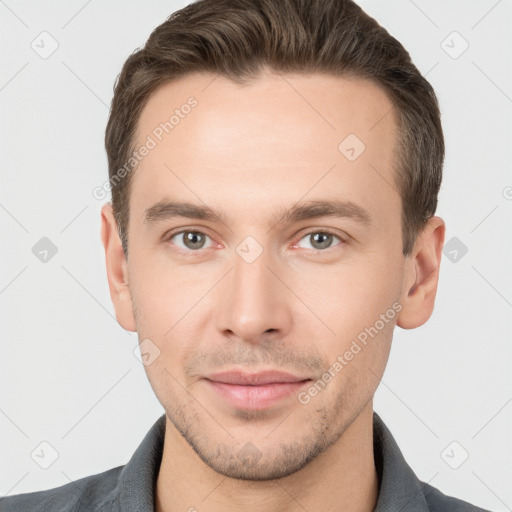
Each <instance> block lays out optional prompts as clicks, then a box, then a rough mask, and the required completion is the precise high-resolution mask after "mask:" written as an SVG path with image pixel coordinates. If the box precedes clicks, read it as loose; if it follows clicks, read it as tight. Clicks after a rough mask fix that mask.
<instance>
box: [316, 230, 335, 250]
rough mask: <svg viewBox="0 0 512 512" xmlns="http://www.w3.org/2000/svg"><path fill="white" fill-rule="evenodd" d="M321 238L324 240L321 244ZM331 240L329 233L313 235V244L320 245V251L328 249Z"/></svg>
mask: <svg viewBox="0 0 512 512" xmlns="http://www.w3.org/2000/svg"><path fill="white" fill-rule="evenodd" d="M322 238H324V241H323V242H322V241H321V239H322ZM331 238H332V235H330V234H329V233H315V234H314V235H313V239H314V242H315V243H318V244H319V245H320V248H322V249H325V248H326V247H329V245H330V241H331Z"/></svg>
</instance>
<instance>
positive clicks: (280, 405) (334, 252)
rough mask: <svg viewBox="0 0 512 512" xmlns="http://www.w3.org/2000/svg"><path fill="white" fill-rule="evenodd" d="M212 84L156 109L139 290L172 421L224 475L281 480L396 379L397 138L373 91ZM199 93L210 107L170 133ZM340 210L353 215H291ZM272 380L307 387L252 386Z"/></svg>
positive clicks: (186, 87)
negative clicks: (203, 212)
mask: <svg viewBox="0 0 512 512" xmlns="http://www.w3.org/2000/svg"><path fill="white" fill-rule="evenodd" d="M213 78H214V77H213V76H212V75H208V74H194V75H189V76H187V77H185V78H183V79H181V80H179V81H176V82H174V83H171V84H167V85H165V86H162V87H161V88H160V89H159V90H157V91H156V92H155V93H154V94H153V95H152V96H151V98H150V99H149V102H148V103H147V105H146V106H145V108H144V110H143V112H142V114H141V117H140V120H139V129H138V134H137V141H136V142H137V143H136V147H140V146H141V145H143V144H144V143H146V142H147V140H148V139H147V137H148V136H150V137H151V138H152V139H153V141H154V142H155V143H156V146H155V147H154V148H152V149H151V150H150V151H149V152H148V154H147V156H145V157H144V158H143V160H142V161H141V162H140V164H139V166H138V167H137V169H136V170H135V171H133V172H134V173H135V174H134V176H133V178H134V179H133V182H132V195H131V199H130V220H129V231H128V239H129V259H128V265H127V269H128V270H127V272H128V278H127V280H128V283H129V294H130V297H131V303H132V305H133V310H134V325H135V327H136V330H137V332H138V335H139V340H140V341H143V340H146V341H144V344H145V345H144V348H145V349H146V350H147V352H148V354H149V355H148V356H147V357H149V358H150V359H149V360H150V361H151V360H152V359H153V358H154V360H152V362H151V364H148V365H147V366H146V370H147V374H148V378H149V380H150V382H151V385H152V387H153V389H154V392H155V393H156V395H157V397H158V399H159V400H160V402H161V403H162V405H163V407H164V408H165V411H166V413H167V417H168V418H169V419H170V421H171V422H172V425H173V426H174V427H175V428H176V429H177V431H178V432H180V433H181V434H182V435H183V437H184V438H185V439H186V441H187V442H188V443H189V444H190V445H191V446H192V447H193V449H194V450H195V451H196V452H197V454H198V455H199V456H200V457H201V459H202V460H203V461H204V462H205V463H206V464H208V465H209V466H210V467H211V468H213V469H214V470H216V471H218V472H220V473H222V474H225V475H228V476H231V477H236V478H248V479H266V478H276V477H280V476H284V475H288V474H291V473H293V472H295V471H297V470H298V469H300V468H301V467H303V466H304V465H305V464H307V462H309V461H310V460H312V459H313V458H315V457H316V456H317V455H319V454H320V453H322V452H323V451H325V450H326V448H328V447H329V446H331V445H332V444H333V443H335V442H336V441H337V440H338V439H339V437H340V436H341V435H342V434H343V432H344V430H345V429H346V428H347V427H348V426H349V425H350V424H351V423H352V422H353V421H354V420H355V419H356V418H357V417H358V416H359V414H360V413H361V412H362V411H363V410H368V407H371V400H372V397H373V394H374V392H375V390H376V388H377V385H378V383H379V381H380V378H381V376H382V374H383V372H384V368H385V365H386V362H387V358H388V354H389V350H390V345H391V338H392V331H393V327H394V324H395V323H396V318H394V316H395V315H394V312H397V311H398V310H399V309H400V304H399V302H400V300H401V297H402V294H403V281H404V268H405V262H406V259H405V258H404V257H403V255H402V231H401V200H400V197H399V195H398V194H397V192H396V190H395V181H394V161H393V148H394V144H395V137H396V125H395V121H394V116H393V112H392V110H391V109H392V105H391V102H390V101H389V100H388V98H387V97H386V95H385V94H384V93H383V92H382V91H381V90H380V89H379V88H377V87H376V86H375V85H373V84H372V83H370V82H368V81H364V80H361V79H350V80H349V79H345V78H337V77H327V76H320V75H309V76H298V75H284V76H279V75H271V74H268V75H264V76H262V77H261V78H260V79H258V80H257V81H255V82H254V84H252V85H247V86H238V85H235V84H233V83H232V82H230V81H228V80H227V79H224V78H221V77H217V78H215V80H213ZM212 80H213V82H212ZM190 97H194V98H195V99H196V100H197V105H196V106H195V107H193V108H191V109H188V108H185V109H182V110H181V113H182V115H181V116H180V119H179V122H178V123H176V124H175V125H174V127H173V129H172V130H169V133H168V134H166V133H165V131H164V132H163V133H162V130H161V129H160V130H158V129H157V127H159V125H160V123H163V122H165V121H168V120H169V117H170V115H171V114H172V113H173V111H174V110H175V109H176V108H177V109H180V107H181V106H182V105H184V104H187V100H188V99H189V98H190ZM185 111H186V112H189V113H188V114H183V112H185ZM155 129H156V131H155ZM155 134H159V137H158V136H156V135H155ZM351 134H352V135H351ZM347 137H348V139H347ZM159 138H161V139H162V140H158V139H159ZM345 139H347V140H346V141H345ZM342 141H345V142H343V143H342ZM361 141H362V143H364V145H365V148H364V150H363V146H362V145H361ZM340 143H342V144H341V146H340ZM150 145H152V144H150ZM164 202H182V203H185V202H186V203H191V204H192V205H195V206H197V207H198V208H203V207H207V208H209V209H211V210H212V211H214V212H216V213H217V214H219V215H221V216H222V221H221V220H218V219H215V218H213V217H211V218H208V217H206V218H196V217H195V216H194V215H192V213H191V212H190V211H189V213H187V214H186V216H180V215H175V216H166V215H165V214H164V213H165V211H167V212H169V211H171V209H169V208H168V209H167V210H166V209H165V208H160V209H155V208H154V209H153V210H151V213H152V215H151V216H150V220H147V219H146V212H147V211H148V209H150V208H152V207H153V206H155V205H157V204H158V203H164ZM324 202H337V204H338V205H341V207H340V208H339V211H340V212H341V215H329V214H325V213H323V214H321V215H320V216H317V217H311V216H308V215H302V217H301V216H297V215H295V216H293V215H289V216H286V215H284V212H286V211H288V210H291V209H297V208H299V207H304V206H305V205H307V206H309V205H312V204H315V203H324ZM319 206H320V207H322V206H325V205H323V204H319ZM320 209H321V208H319V210H320ZM319 210H317V212H316V213H318V211H319ZM172 211H175V210H172ZM307 211H308V210H306V209H304V208H302V212H303V213H304V212H307ZM309 213H310V214H311V209H309ZM125 327H126V328H130V322H128V321H125ZM362 333H366V339H365V335H364V334H362ZM148 340H149V341H148ZM363 340H365V342H363ZM354 342H355V343H356V345H355V344H354ZM356 346H357V347H359V350H358V349H357V348H356ZM347 351H348V352H351V353H352V357H350V355H346V353H347ZM336 362H338V365H336ZM340 365H341V368H340ZM329 369H330V375H331V378H330V379H329V378H328V377H325V373H326V372H329ZM267 371H279V372H286V373H287V374H290V375H291V376H292V377H290V378H291V379H292V380H295V381H296V382H294V383H290V382H288V383H287V384H283V383H282V381H283V380H286V379H284V378H283V377H282V376H279V375H272V374H266V375H263V376H260V377H259V378H260V379H263V380H260V381H258V380H255V381H251V380H250V378H251V376H254V374H260V373H262V372H267ZM224 372H228V373H230V375H227V376H226V375H216V374H221V373H224ZM243 376H245V377H247V378H248V379H249V381H247V382H250V383H252V384H258V383H260V384H261V383H266V385H265V386H263V385H260V386H256V385H253V386H249V385H247V382H245V383H244V382H243V381H242V380H241V379H242V377H243ZM265 376H266V377H267V379H266V380H265V379H264V377H265ZM323 376H324V385H323V386H322V385H319V384H318V383H317V385H316V388H315V389H316V392H315V391H314V390H312V387H315V382H316V381H317V380H318V379H320V380H322V377H323ZM297 381H298V382H297ZM326 381H328V382H326ZM221 382H224V383H221ZM278 382H281V383H280V384H279V383H278ZM174 427H173V428H174ZM177 437H180V436H177ZM248 460H249V461H252V462H250V463H248Z"/></svg>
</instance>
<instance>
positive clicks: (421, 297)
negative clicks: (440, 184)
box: [397, 216, 445, 329]
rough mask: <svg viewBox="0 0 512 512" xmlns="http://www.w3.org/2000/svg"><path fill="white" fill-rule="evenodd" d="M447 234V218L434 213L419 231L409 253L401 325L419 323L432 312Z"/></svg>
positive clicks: (415, 325) (399, 315)
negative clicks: (444, 219)
mask: <svg viewBox="0 0 512 512" xmlns="http://www.w3.org/2000/svg"><path fill="white" fill-rule="evenodd" d="M444 235H445V223H444V221H443V219H441V218H440V217H435V216H433V217H431V218H430V220H429V221H428V223H427V225H426V226H425V228H424V229H423V230H422V231H421V232H420V233H419V234H418V236H417V238H416V242H415V244H414V248H413V250H412V252H411V254H409V255H408V256H407V261H406V271H405V275H404V286H403V288H402V297H401V303H402V310H401V311H400V313H399V314H398V317H397V325H398V326H400V327H402V328H403V329H414V328H415V327H419V326H420V325H423V324H424V323H425V322H426V321H427V320H428V319H429V318H430V316H431V315H432V311H433V310H434V301H435V298H436V292H437V283H438V281H439V266H440V264H441V254H442V249H443V244H444Z"/></svg>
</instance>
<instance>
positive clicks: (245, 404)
mask: <svg viewBox="0 0 512 512" xmlns="http://www.w3.org/2000/svg"><path fill="white" fill-rule="evenodd" d="M204 380H205V382H206V383H207V384H208V386H209V388H210V389H211V390H212V391H213V392H214V393H215V395H216V396H218V397H220V398H222V399H223V400H224V401H225V402H227V403H228V404H230V405H231V406H234V407H237V408H240V409H250V410H261V409H265V408H268V407H270V406H271V405H274V404H276V403H278V402H279V401H282V400H284V399H286V398H289V397H290V395H292V394H296V393H297V392H298V391H299V390H300V388H301V387H303V386H305V385H306V384H307V383H308V382H309V381H310V380H311V379H310V378H309V377H302V376H297V375H293V374H291V373H288V372H283V371H278V370H267V371H263V372H258V373H246V372H242V371H228V372H220V373H214V374H211V375H208V376H207V377H205V378H204Z"/></svg>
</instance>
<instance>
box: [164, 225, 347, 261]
mask: <svg viewBox="0 0 512 512" xmlns="http://www.w3.org/2000/svg"><path fill="white" fill-rule="evenodd" d="M184 233H197V234H200V235H204V236H206V237H208V238H210V239H211V237H210V236H209V235H208V234H207V233H205V232H204V231H201V230H200V229H195V228H188V229H182V230H181V231H176V232H173V233H170V234H168V235H167V236H165V239H164V241H165V242H170V241H171V239H172V238H174V237H175V236H177V235H182V234H184ZM317 233H321V234H323V235H332V236H333V237H335V238H337V239H338V240H339V243H338V244H335V245H333V246H331V247H327V249H302V250H304V251H306V252H308V253H310V254H311V253H316V254H322V253H327V252H328V251H330V250H331V249H335V248H336V247H338V246H339V245H342V244H344V243H346V240H345V239H344V238H342V237H341V236H340V235H339V234H337V233H335V232H334V231H332V230H330V229H326V228H322V229H312V230H310V231H308V232H307V233H305V234H304V235H302V236H301V238H299V239H298V240H297V242H294V243H293V244H292V246H293V247H296V246H297V245H298V243H299V242H300V241H301V240H303V239H304V238H306V237H308V236H311V235H313V234H317ZM173 245H174V244H173ZM299 249H300V248H299ZM201 250H202V249H197V250H195V251H194V250H192V249H181V248H178V251H179V252H180V253H181V254H186V255H194V254H195V253H200V252H201Z"/></svg>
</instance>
